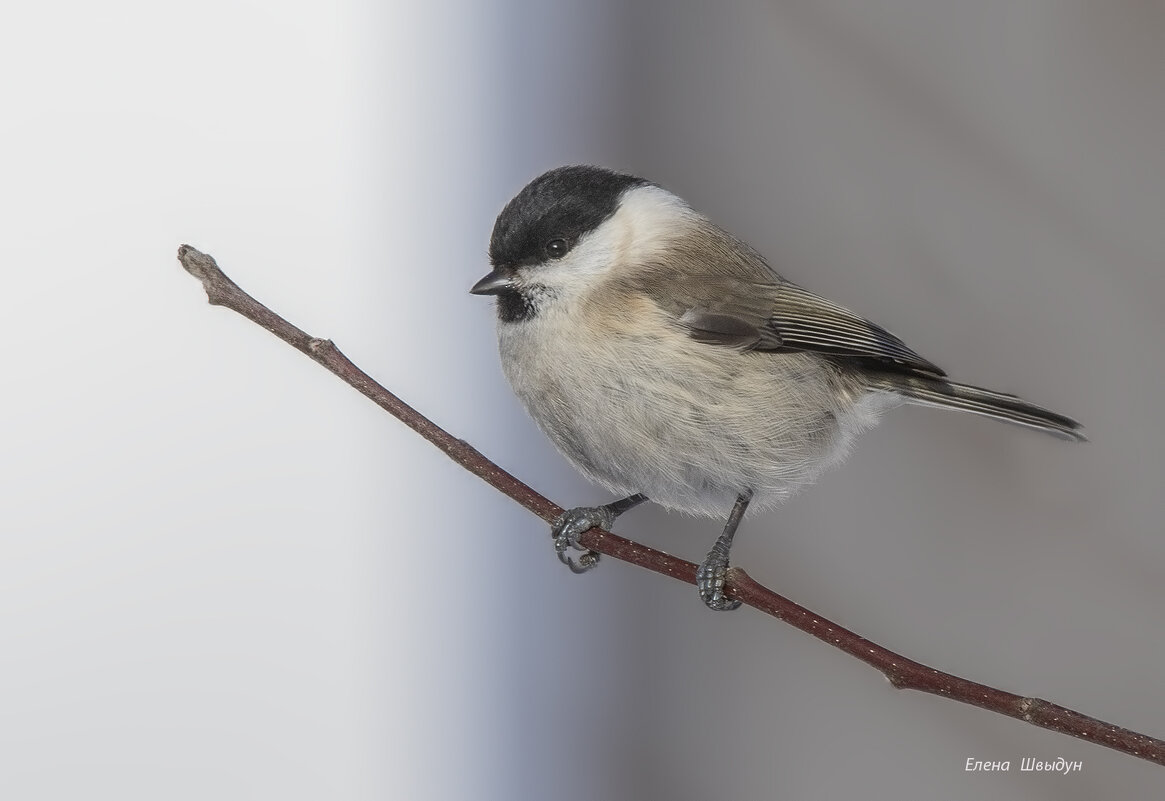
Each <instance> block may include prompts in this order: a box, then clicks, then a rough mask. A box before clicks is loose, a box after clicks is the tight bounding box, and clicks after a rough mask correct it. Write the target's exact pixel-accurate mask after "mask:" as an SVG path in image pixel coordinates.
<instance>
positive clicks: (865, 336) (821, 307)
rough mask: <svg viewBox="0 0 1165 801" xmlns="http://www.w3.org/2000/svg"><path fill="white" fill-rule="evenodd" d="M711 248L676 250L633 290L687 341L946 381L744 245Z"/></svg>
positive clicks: (887, 336) (881, 332)
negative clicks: (864, 363) (873, 364)
mask: <svg viewBox="0 0 1165 801" xmlns="http://www.w3.org/2000/svg"><path fill="white" fill-rule="evenodd" d="M723 237H725V238H727V237H728V235H727V234H723ZM705 241H706V240H705ZM717 244H718V246H716V247H711V248H704V247H688V248H685V249H682V250H681V251H679V253H680V256H679V258H682V259H683V260H684V261H685V264H683V265H682V266H681V268H680V269H676V266H677V265H671V268H669V267H668V266H667V265H662V264H661V265H659V269H654V270H651V271H650V273H649V274H648V276H647V277H646V280H643V281H641V282H639V286H638V287H637V288H638V289H640V290H641V291H643V292H645V293H646V294H647V295H648V296H649V297H651V298H652V299H653V300H654V301H655V302H656V304H657V305H658V306H660V308H662V309H663V310H664V311H665V312H667V313H669V314H670V315H673V316H674V318H675V320H676V322H677V323H678V324H679V325H681V326H683V327H684V328H685V329H686V330H687V331H688V333H689V335H690V336H691V337H692V338H693V339H695V340H697V341H699V342H703V343H706V344H709V345H719V346H724V347H733V348H738V349H745V350H760V351H812V352H815V353H827V354H832V355H837V356H851V357H857V358H864V359H871V360H875V361H878V362H880V363H882V364H884V365H887V366H890V365H894V366H898V367H904V368H906V369H909V370H921V371H924V372H927V373H931V374H934V375H939V376H942V375H946V373H945V372H943V370H941V369H940V368H939V367H938V366H937V365H935V364H933V363H931V362H929V361H927V360H926V359H924V358H922V357H921V356H919V355H918V354H917V353H915V352H914V351H913V350H911V349H910V348H908V347H907V346H906V344H905V343H904V342H902V340H900V339H899V338H898V337H896V336H894V335H893V334H891V333H890V332H889V331H887V330H886V329H884V328H882V327H881V326H879V325H876V324H875V323H872V322H870V321H869V320H867V319H865V318H863V317H859V316H858V315H856V314H854V313H853V312H851V311H849V310H848V309H846V308H845V307H843V306H839V305H838V304H836V303H834V302H833V301H830V300H827V299H826V298H823V297H821V296H820V295H815V294H813V293H812V292H809V291H807V290H805V289H802V288H801V287H799V286H797V285H796V284H794V283H791V282H789V281H786V280H785V279H783V278H781V277H780V276H779V275H777V274H776V273H775V272H773V270H772V269H771V268H770V267H769V266H768V264H767V263H765V262H764V259H763V258H761V256H760V255H758V254H756V253H755V251H752V250H751V249H750V248H748V246H747V245H744V244H743V243H740V242H738V241H736V240H732V239H730V238H729V239H727V241H725V242H720V243H717Z"/></svg>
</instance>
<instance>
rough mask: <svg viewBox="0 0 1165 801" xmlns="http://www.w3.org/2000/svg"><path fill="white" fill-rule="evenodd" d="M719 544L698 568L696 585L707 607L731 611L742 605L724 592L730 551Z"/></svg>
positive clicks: (718, 610)
mask: <svg viewBox="0 0 1165 801" xmlns="http://www.w3.org/2000/svg"><path fill="white" fill-rule="evenodd" d="M719 546H720V543H719V542H717V543H716V546H715V547H713V548H712V550H711V551H709V552H708V555H707V556H706V557H705V558H704V561H703V562H701V563H700V567H699V568H697V569H696V587H697V588H698V589H699V590H700V600H701V601H703V602H704V605H705V606H706V607H708V608H709V609H712V610H714V611H716V612H731V611H732V610H733V609H736V608H737V607H739V606H740V601H735V600H733V599H731V598H729V597H728V596H727V595H725V594H724V581H725V579H727V578H728V551H727V549H724V548H720V547H719Z"/></svg>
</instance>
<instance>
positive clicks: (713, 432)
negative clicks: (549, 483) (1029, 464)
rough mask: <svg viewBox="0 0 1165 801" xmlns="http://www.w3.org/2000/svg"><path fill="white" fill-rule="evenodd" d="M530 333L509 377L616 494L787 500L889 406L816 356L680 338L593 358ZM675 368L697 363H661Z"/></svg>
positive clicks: (558, 439)
mask: <svg viewBox="0 0 1165 801" xmlns="http://www.w3.org/2000/svg"><path fill="white" fill-rule="evenodd" d="M523 339H525V338H517V339H515V338H513V337H511V338H510V341H508V342H507V338H506V337H505V336H503V337H502V339H501V346H502V349H503V356H504V357H506V358H503V364H504V365H506V373H507V377H508V378H509V380H510V383H511V384H512V386H513V388H514V391H515V392H516V394H517V395H518V397H519V398H520V399H521V400H522V402H523V403H524V404H525V406H526V409H527V410H528V411H529V413H530V415H531V416H532V417H533V418H534V420H535V421H536V422H537V423H538V425H539V426H540V427H541V428H542V430H543V431H544V432H546V434H547V436H549V437H550V439H551V440H552V441H553V442H554V444H555V446H556V447H557V448H558V449H559V450H560V451H561V452H562V454H563V455H564V456H566V457H567V459H569V460H570V461H571V462H572V463H573V464H574V465H575V466H576V467H577V468H578V469H579V470H580V471H581V472H582V473H584V474H585V475H586V476H588V477H589V478H591V479H592V480H594V481H596V482H598V483H599V484H602V485H603V486H605V487H606V488H608V489H609V490H611V491H612V492H614V493H617V494H621V495H630V494H633V493H636V492H642V493H644V494H645V495H647V496H648V497H649V498H650V499H651V500H653V501H655V502H656V503H659V504H661V505H663V506H666V507H669V508H671V509H676V510H678V511H682V512H688V513H691V514H701V515H712V516H722V515H723V514H725V513H726V512H727V511H728V509H729V508H731V506H732V503H733V501H734V500H735V499H736V496H737V495H738V494H739V493H741V492H742V491H744V490H746V489H751V490H752V491H753V493H754V506H755V507H756V508H763V507H765V506H766V505H768V506H771V505H773V504H775V503H779V502H780V501H782V500H784V499H785V498H786V497H788V496H789V495H790V494H791V493H792V492H794V491H796V490H797V489H798V488H800V487H801V486H804V485H805V484H807V483H809V482H811V481H813V480H814V479H815V478H817V476H818V475H820V473H821V472H822V471H823V470H825V469H827V468H828V467H830V466H832V465H833V464H835V463H837V462H839V461H841V459H842V458H844V456H845V454H846V452H847V450H848V446H849V444H850V441H851V440H852V438H853V436H854V435H855V434H856V433H857V432H858V431H859V430H861V429H862V428H865V427H866V426H868V425H870V424H872V423H873V422H874V421H875V419H876V414H877V412H878V411H880V408H876V407H878V406H879V405H880V404H878V403H874V404H871V403H869V402H868V398H867V396H866V395H865V393H864V392H861V391H860V390H859V391H858V392H856V393H855V392H852V391H849V390H847V389H845V388H844V387H843V385H842V382H841V377H840V376H839V375H838V373H837V372H836V370H835V369H834V368H833V366H832V365H830V364H829V363H828V362H826V361H824V360H822V359H820V358H818V357H816V356H813V355H811V354H799V353H793V354H772V353H756V352H748V353H739V352H736V351H732V350H727V349H723V348H715V347H712V346H708V345H704V344H701V343H696V342H693V341H691V340H689V339H688V338H687V337H682V336H680V335H677V336H675V337H674V338H669V339H668V340H660V339H658V338H657V339H655V340H653V341H650V342H636V341H634V340H627V341H623V342H620V343H618V344H619V347H618V349H617V351H616V352H609V353H605V354H602V353H600V354H595V358H593V359H589V360H588V359H583V358H581V357H580V355H579V354H578V353H577V352H562V351H559V352H555V349H554V348H547V347H546V346H545V343H546V340H544V339H541V340H534V341H537V342H538V345H537V348H536V349H535V348H534V341H531V340H526V341H522V340H523ZM507 349H508V351H509V352H508V353H507V352H506V351H507ZM669 349H672V350H676V349H679V350H681V351H682V352H672V353H670V354H669V353H668V350H669ZM676 364H681V365H685V366H686V368H687V369H685V370H669V369H664V367H663V366H662V365H676ZM864 400H865V401H866V402H863V401H864Z"/></svg>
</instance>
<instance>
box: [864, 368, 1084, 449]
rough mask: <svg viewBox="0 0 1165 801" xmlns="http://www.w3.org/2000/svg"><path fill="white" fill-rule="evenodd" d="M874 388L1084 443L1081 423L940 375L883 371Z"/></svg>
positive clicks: (925, 404) (910, 401) (914, 401)
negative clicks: (948, 379)
mask: <svg viewBox="0 0 1165 801" xmlns="http://www.w3.org/2000/svg"><path fill="white" fill-rule="evenodd" d="M871 384H872V386H873V387H874V389H881V390H887V391H890V392H893V393H895V394H898V395H901V396H902V397H903V398H905V399H906V400H907V401H908V402H909V403H917V404H919V405H920V406H937V407H940V408H943V409H958V410H960V411H964V412H970V413H971V414H981V415H983V416H984V417H993V418H995V419H996V420H1003V421H1004V422H1007V423H1015V424H1016V425H1021V426H1026V427H1027V428H1034V429H1036V430H1037V431H1046V432H1047V433H1049V434H1051V435H1052V436H1055V437H1059V438H1060V439H1067V440H1073V441H1076V442H1085V441H1087V440H1088V437H1086V436H1084V432H1083V430H1082V429H1083V426H1081V425H1080V424H1079V423H1078V422H1076V421H1075V420H1073V419H1072V418H1071V417H1065V416H1064V415H1062V414H1056V413H1055V412H1053V411H1049V410H1048V409H1045V408H1043V407H1042V406H1036V405H1035V404H1034V403H1028V402H1027V401H1025V400H1023V399H1022V398H1017V397H1016V396H1015V395H1008V394H1005V393H1003V392H992V391H991V390H989V389H982V388H980V387H972V386H969V385H967V384H956V383H954V382H952V381H946V380H944V379H941V378H930V377H926V376H918V375H896V374H894V373H887V374H883V375H879V376H877V377H876V378H874V379H873V380H872V381H871Z"/></svg>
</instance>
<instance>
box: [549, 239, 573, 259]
mask: <svg viewBox="0 0 1165 801" xmlns="http://www.w3.org/2000/svg"><path fill="white" fill-rule="evenodd" d="M569 250H570V243H569V242H567V241H566V240H565V239H551V240H550V241H549V242H547V243H546V255H547V256H549V257H550V258H552V259H561V258H562V257H563V256H565V255H566V254H567V251H569Z"/></svg>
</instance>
